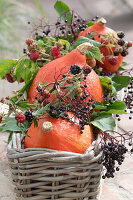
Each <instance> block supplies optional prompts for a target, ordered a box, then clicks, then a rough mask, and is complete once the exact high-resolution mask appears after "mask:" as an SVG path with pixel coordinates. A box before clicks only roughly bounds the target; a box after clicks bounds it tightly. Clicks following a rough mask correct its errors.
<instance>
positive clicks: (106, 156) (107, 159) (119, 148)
mask: <svg viewBox="0 0 133 200" xmlns="http://www.w3.org/2000/svg"><path fill="white" fill-rule="evenodd" d="M102 150H103V156H102V158H101V160H99V163H102V164H103V166H104V167H105V168H106V173H105V174H104V175H103V176H102V178H103V179H105V178H113V177H114V173H115V171H119V167H118V166H117V167H116V162H117V163H118V165H121V164H122V163H123V161H124V159H125V156H124V155H125V154H126V152H127V151H128V149H127V148H126V147H125V146H124V145H123V144H118V143H117V144H115V143H111V142H108V144H104V145H103V146H102Z"/></svg>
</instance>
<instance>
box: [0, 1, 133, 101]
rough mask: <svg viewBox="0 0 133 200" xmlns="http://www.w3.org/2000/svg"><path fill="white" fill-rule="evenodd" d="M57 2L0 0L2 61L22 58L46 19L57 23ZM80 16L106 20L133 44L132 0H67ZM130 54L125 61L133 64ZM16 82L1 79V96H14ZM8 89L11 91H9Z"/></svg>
mask: <svg viewBox="0 0 133 200" xmlns="http://www.w3.org/2000/svg"><path fill="white" fill-rule="evenodd" d="M55 2H56V0H28V1H27V0H19V1H17V0H6V1H5V0H0V59H3V58H14V59H16V58H19V57H20V56H22V55H23V48H24V47H25V39H26V38H27V37H28V36H30V34H31V30H32V25H28V23H27V22H28V21H31V22H32V23H31V24H33V22H35V23H37V21H38V20H39V19H41V18H46V19H47V20H48V21H49V23H54V22H55V20H56V18H57V14H56V11H55V10H54V7H53V6H54V4H55ZM64 2H65V3H66V4H67V5H68V6H69V7H70V8H71V9H74V10H76V11H77V12H78V13H79V14H80V16H81V17H83V18H85V19H88V20H91V19H92V18H93V17H94V16H96V15H98V16H100V17H104V18H106V20H107V26H109V27H110V28H113V29H114V30H119V31H124V32H125V33H126V38H128V41H130V40H131V41H133V0H117V1H116V0H93V1H92V0H72V1H70V0H64ZM132 57H133V54H132V52H130V54H129V56H127V57H126V59H125V60H126V61H128V62H132ZM18 87H21V86H18V85H17V83H16V82H15V83H13V84H10V83H8V87H7V83H6V81H5V80H0V97H3V96H4V97H5V96H8V95H11V91H12V89H17V88H18ZM7 88H8V89H7Z"/></svg>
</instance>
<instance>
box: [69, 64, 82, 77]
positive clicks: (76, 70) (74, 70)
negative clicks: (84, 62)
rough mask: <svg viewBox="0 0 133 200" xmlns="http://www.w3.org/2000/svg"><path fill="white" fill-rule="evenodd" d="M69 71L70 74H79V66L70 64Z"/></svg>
mask: <svg viewBox="0 0 133 200" xmlns="http://www.w3.org/2000/svg"><path fill="white" fill-rule="evenodd" d="M70 71H71V73H72V74H74V75H75V74H79V73H80V72H81V68H80V67H79V66H78V65H76V64H75V65H71V67H70Z"/></svg>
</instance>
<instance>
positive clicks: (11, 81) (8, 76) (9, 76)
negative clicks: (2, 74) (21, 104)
mask: <svg viewBox="0 0 133 200" xmlns="http://www.w3.org/2000/svg"><path fill="white" fill-rule="evenodd" d="M6 79H7V81H8V82H9V83H13V82H15V80H14V79H13V77H12V74H11V72H9V73H7V74H6Z"/></svg>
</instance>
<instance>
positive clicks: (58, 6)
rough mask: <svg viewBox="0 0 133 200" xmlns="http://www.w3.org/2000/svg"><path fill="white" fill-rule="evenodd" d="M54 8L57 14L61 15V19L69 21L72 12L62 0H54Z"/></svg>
mask: <svg viewBox="0 0 133 200" xmlns="http://www.w3.org/2000/svg"><path fill="white" fill-rule="evenodd" d="M54 8H55V10H56V12H57V13H58V15H59V16H60V17H61V19H62V21H63V22H65V20H67V23H71V21H72V14H71V11H70V9H69V7H68V6H67V5H66V4H65V3H64V2H62V1H56V3H55V5H54Z"/></svg>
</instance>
